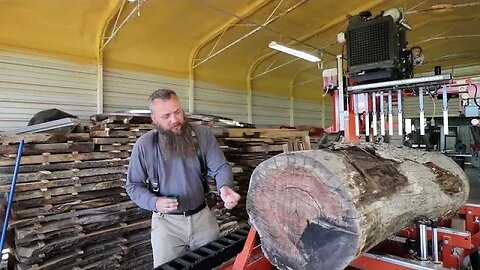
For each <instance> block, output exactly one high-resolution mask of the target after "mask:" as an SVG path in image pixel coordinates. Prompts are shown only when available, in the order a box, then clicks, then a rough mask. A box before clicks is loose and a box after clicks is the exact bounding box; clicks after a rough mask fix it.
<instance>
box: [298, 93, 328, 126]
mask: <svg viewBox="0 0 480 270" xmlns="http://www.w3.org/2000/svg"><path fill="white" fill-rule="evenodd" d="M293 116H294V120H293V121H294V124H295V126H316V127H321V126H322V117H323V114H322V104H321V103H320V102H318V103H314V102H310V101H306V100H299V99H294V100H293Z"/></svg>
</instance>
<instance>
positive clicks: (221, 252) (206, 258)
mask: <svg viewBox="0 0 480 270" xmlns="http://www.w3.org/2000/svg"><path fill="white" fill-rule="evenodd" d="M249 229H250V228H249V227H248V226H246V227H241V228H238V229H236V230H234V231H232V232H231V233H228V234H227V235H225V236H223V237H221V238H219V239H217V240H215V241H213V242H210V243H208V244H206V245H204V246H202V247H200V248H198V249H196V250H192V251H189V252H187V253H186V254H184V255H182V256H180V257H178V258H176V259H174V260H172V261H170V262H168V263H165V264H163V265H161V266H159V267H157V268H155V269H156V270H187V269H188V270H205V269H214V268H215V267H218V266H220V265H221V264H223V263H224V262H225V261H227V260H229V259H231V258H233V257H234V256H236V255H237V254H238V253H239V252H240V251H242V249H243V246H244V245H245V239H246V238H247V235H248V231H249Z"/></svg>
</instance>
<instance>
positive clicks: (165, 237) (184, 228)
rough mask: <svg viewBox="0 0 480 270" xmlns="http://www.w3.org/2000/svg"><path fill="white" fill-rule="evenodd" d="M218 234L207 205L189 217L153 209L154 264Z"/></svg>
mask: <svg viewBox="0 0 480 270" xmlns="http://www.w3.org/2000/svg"><path fill="white" fill-rule="evenodd" d="M219 234H220V229H219V227H218V224H217V220H216V218H215V216H214V215H213V213H212V212H211V211H210V209H208V207H205V209H203V210H201V211H200V212H198V213H196V214H194V215H191V216H188V217H184V216H182V215H164V214H158V213H153V215H152V231H151V237H152V238H151V242H152V249H153V267H158V266H160V265H162V264H164V263H166V262H169V261H171V260H173V259H175V258H177V257H178V256H180V255H182V254H184V253H186V252H187V251H188V250H190V249H192V250H193V249H197V248H199V247H201V246H203V245H205V244H208V243H209V242H212V241H214V240H216V239H218V237H219Z"/></svg>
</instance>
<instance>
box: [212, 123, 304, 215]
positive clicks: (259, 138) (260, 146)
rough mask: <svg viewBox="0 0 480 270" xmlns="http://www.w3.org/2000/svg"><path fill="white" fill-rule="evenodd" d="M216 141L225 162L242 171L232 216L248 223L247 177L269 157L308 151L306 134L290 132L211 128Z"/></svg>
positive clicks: (236, 178)
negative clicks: (238, 198)
mask: <svg viewBox="0 0 480 270" xmlns="http://www.w3.org/2000/svg"><path fill="white" fill-rule="evenodd" d="M212 130H213V132H214V134H216V136H217V140H218V141H219V143H220V144H221V145H222V147H223V148H224V152H225V156H226V157H227V160H228V161H230V162H233V163H234V164H235V166H234V168H238V169H239V170H241V173H239V174H238V175H236V176H235V180H236V182H237V183H238V186H239V192H240V195H241V196H242V198H241V201H240V203H239V206H238V207H237V208H235V209H234V210H232V214H234V215H235V216H236V217H239V218H240V220H247V219H248V216H247V214H246V210H245V198H246V196H247V191H248V186H249V182H250V176H251V174H252V172H253V170H254V169H255V167H256V166H257V165H258V164H260V163H261V162H263V161H265V160H267V159H268V158H270V157H273V156H275V155H278V154H280V153H283V152H290V151H296V150H303V149H310V147H311V146H310V139H309V136H308V131H298V130H292V129H252V128H213V129H212Z"/></svg>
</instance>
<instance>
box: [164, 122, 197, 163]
mask: <svg viewBox="0 0 480 270" xmlns="http://www.w3.org/2000/svg"><path fill="white" fill-rule="evenodd" d="M155 128H156V129H157V131H158V134H159V143H160V150H161V151H162V156H163V158H164V159H165V160H168V159H170V158H187V157H190V156H192V155H194V154H195V145H194V143H193V137H192V134H191V132H192V130H193V129H192V126H191V125H190V124H189V123H184V124H183V125H182V128H181V129H180V133H178V134H177V133H174V132H172V131H170V130H167V129H163V128H162V127H160V126H157V125H155Z"/></svg>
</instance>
